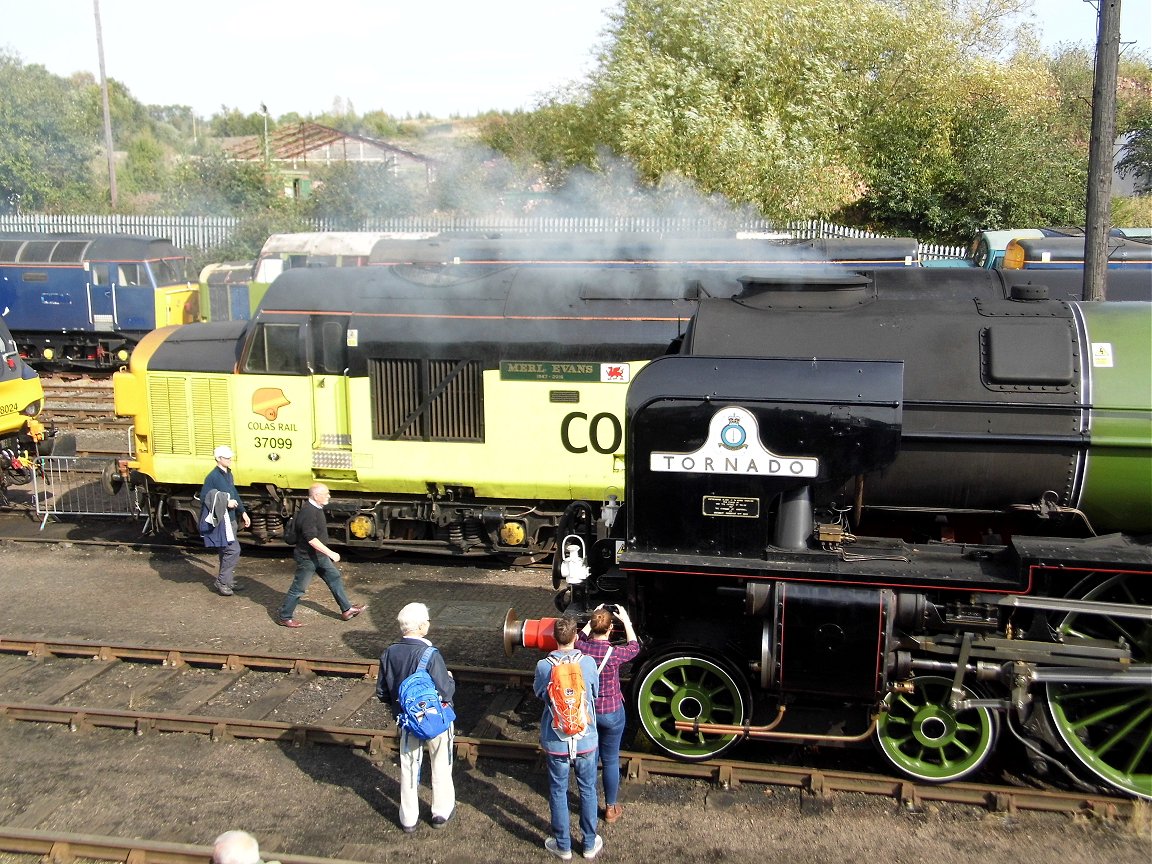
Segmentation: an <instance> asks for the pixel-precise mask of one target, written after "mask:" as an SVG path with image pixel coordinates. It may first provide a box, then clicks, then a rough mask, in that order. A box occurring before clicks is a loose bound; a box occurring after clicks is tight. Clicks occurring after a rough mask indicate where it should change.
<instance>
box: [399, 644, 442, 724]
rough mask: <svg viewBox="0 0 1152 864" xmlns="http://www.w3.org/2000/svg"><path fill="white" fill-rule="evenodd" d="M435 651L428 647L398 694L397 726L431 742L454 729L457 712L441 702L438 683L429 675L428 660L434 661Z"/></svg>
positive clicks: (401, 683) (401, 685)
mask: <svg viewBox="0 0 1152 864" xmlns="http://www.w3.org/2000/svg"><path fill="white" fill-rule="evenodd" d="M435 650H436V649H435V648H433V647H432V646H431V645H429V646H428V647H427V648H425V649H424V654H423V655H422V656H421V657H420V665H419V666H417V667H416V671H415V672H413V673H412V674H411V675H409V676H408V677H407V678H405V679H404V680H403V681H401V682H400V689H399V691H398V692H397V695H398V696H399V700H400V712H399V717H398V718H397V721H396V722H397V723H398V724H399V725H400V728H402V729H406V730H407V731H408V732H409V733H410V734H412V735H415V736H416V737H417V738H420V739H422V740H424V741H429V740H431V739H433V738H435V737H436V736H438V735H442V734H444V733H445V732H447V731H448V729H449V728H450V727H451V726H452V721H453V720H455V719H456V712H455V711H453V710H452V706H451V705H442V704H441V703H440V694H439V692H437V690H436V683H435V682H434V681H433V680H432V676H431V675H429V674H428V661H429V660H431V659H432V652H433V651H435Z"/></svg>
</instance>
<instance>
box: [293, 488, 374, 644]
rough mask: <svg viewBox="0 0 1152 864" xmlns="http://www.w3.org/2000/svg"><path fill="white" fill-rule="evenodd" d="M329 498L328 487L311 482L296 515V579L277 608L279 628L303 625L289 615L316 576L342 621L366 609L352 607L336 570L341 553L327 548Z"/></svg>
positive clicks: (294, 611) (294, 612)
mask: <svg viewBox="0 0 1152 864" xmlns="http://www.w3.org/2000/svg"><path fill="white" fill-rule="evenodd" d="M331 497H332V493H331V492H329V491H328V487H327V486H325V485H324V484H323V483H313V484H312V486H311V488H309V489H308V502H307V503H306V504H305V505H304V506H303V507H301V508H300V512H299V513H297V514H296V519H295V522H294V524H295V526H296V549H295V551H294V552H293V557H294V558H295V559H296V577H295V578H294V579H293V580H292V587H290V588H289V589H288V594H287V596H285V598H284V605H283V606H281V607H280V617H279V618H278V619H277V623H278V624H280V626H281V627H303V626H304V625H303V624H301V623H300V622H299V621H297V620H296V619H295V618H294V617H292V616H293V615H295V614H296V604H297V603H299V602H300V598H301V597H303V596H304V592H305V591H307V590H308V583H310V582H311V581H312V577H313V576H315V575H316V574H317V573H319V574H320V578H321V579H323V580H324V584H326V585H327V586H328V589H329V590H330V591H331V592H332V596H333V597H334V598H335V599H336V602H337V603H338V604H339V605H340V617H341V618H343V619H344V620H345V621H351V620H352V619H353V618H355V617H356V616H357V615H359V614H360V613H361V612H363V611H364V610H365V609H367V608H368V607H367V606H356V605H353V604H352V601H351V600H349V599H348V595H347V594H345V593H344V577H343V576H341V575H340V571H339V570H338V569H337V567H336V563H337V562H338V561H339V560H340V553H339V552H337V551H336V550H335V549H330V548H329V547H328V518H327V517H326V516H325V515H324V505H325V504H327V503H328V499H329V498H331Z"/></svg>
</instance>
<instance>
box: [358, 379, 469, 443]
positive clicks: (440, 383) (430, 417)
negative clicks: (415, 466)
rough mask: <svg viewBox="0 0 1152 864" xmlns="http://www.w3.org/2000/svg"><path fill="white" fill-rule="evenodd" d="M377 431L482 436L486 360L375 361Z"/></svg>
mask: <svg viewBox="0 0 1152 864" xmlns="http://www.w3.org/2000/svg"><path fill="white" fill-rule="evenodd" d="M369 375H370V378H371V382H372V403H373V408H374V413H373V430H372V431H373V435H374V437H376V438H387V439H389V440H393V441H397V440H398V441H483V440H484V378H483V369H482V367H481V364H480V363H479V362H477V361H463V360H459V361H457V360H372V361H370V363H369Z"/></svg>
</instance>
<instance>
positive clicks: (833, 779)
mask: <svg viewBox="0 0 1152 864" xmlns="http://www.w3.org/2000/svg"><path fill="white" fill-rule="evenodd" d="M375 669H376V664H375V661H369V660H365V659H362V658H333V657H299V656H291V655H280V654H266V653H250V652H249V653H238V652H230V651H223V650H222V651H211V650H201V649H192V650H189V649H182V648H173V647H163V646H134V645H117V644H100V643H95V642H63V641H49V640H42V639H21V638H8V637H3V638H0V716H2V717H4V718H6V719H8V720H10V721H27V722H33V723H54V724H64V725H67V726H68V727H69V728H70V729H72V730H73V731H82V730H85V729H89V728H110V729H121V730H129V731H132V732H133V733H135V734H136V735H147V734H154V733H160V732H185V733H192V734H200V735H205V736H209V737H210V738H211V739H212V740H216V741H219V740H226V739H230V738H231V739H245V740H254V741H270V742H280V743H282V744H290V745H294V746H302V745H308V744H312V745H335V746H343V747H352V748H356V749H360V750H362V751H364V752H365V753H366V754H367V755H368V757H369V758H370V759H373V760H383V759H385V758H387V757H389V756H391V755H394V754H395V752H396V749H397V738H396V732H395V730H394V729H387V728H381V726H380V725H379V724H380V721H381V717H382V711H381V709H380V708H379V707H378V706H376V705H374V704H372V703H373V700H374V687H375ZM453 672H454V674H455V676H456V678H457V682H458V684H459V685H460V686H459V689H458V697H459V698H458V699H457V704H458V706H459V707H458V715H459V717H458V721H457V722H458V731H459V733H460V734H458V736H457V738H456V743H455V754H456V757H457V758H458V759H462V760H464V761H465V762H467V763H468V764H469V765H470V766H475V765H476V764H477V763H478V762H480V761H481V760H487V759H500V760H515V761H520V762H532V763H535V762H536V761H538V760H539V758H540V757H539V748H538V746H537V728H536V724H537V723H538V713H539V709H538V705H537V704H536V703H535V700H534V699H533V698H531V697H530V694H529V691H528V686H529V679H530V677H531V673H529V672H526V671H520V670H510V669H494V668H486V667H454V668H453ZM525 697H528V698H527V699H526V698H525ZM526 701H527V702H528V703H529V704H527V705H525V704H524V703H525V702H526ZM621 761H622V764H623V765H624V766H625V768H626V776H627V778H628V780H629V781H630V782H633V783H645V782H648V781H649V780H651V779H652V778H654V777H680V778H692V779H696V780H705V781H708V782H711V783H713V784H716V785H718V786H720V787H721V788H726V789H731V788H735V787H739V786H741V785H742V784H764V785H773V786H783V787H787V788H792V789H799V790H802V792H804V793H805V794H807V795H810V796H813V797H815V798H818V799H823V800H829V799H831V798H832V797H833V796H834V794H835V793H836V792H857V793H865V794H869V795H878V796H884V797H886V798H889V799H893V800H896V801H899V802H900V803H901V804H902V805H904V806H906V807H909V808H919V807H921V806H923V805H925V804H926V803H929V802H941V803H953V804H962V805H969V806H975V807H981V808H984V809H987V810H989V811H992V812H1002V813H1008V814H1012V813H1015V812H1018V811H1042V812H1049V813H1065V814H1091V815H1094V816H1097V817H1102V818H1109V819H1111V818H1131V817H1132V815H1133V813H1134V811H1135V808H1136V806H1138V805H1136V804H1134V803H1133V802H1132V801H1129V800H1126V799H1122V798H1116V797H1111V796H1107V795H1104V794H1084V793H1079V792H1066V791H1056V790H1048V789H1033V788H1022V787H1017V786H1010V785H1004V784H989V783H970V782H964V783H951V784H946V785H942V786H935V785H926V784H920V783H914V782H911V781H908V780H903V779H900V778H895V777H892V776H887V775H877V774H870V773H864V772H857V771H847V770H826V769H823V768H818V769H814V768H812V767H805V766H791V765H777V764H768V763H763V762H744V761H736V760H727V759H724V760H721V759H718V760H712V761H709V762H703V763H686V762H679V761H676V760H672V759H669V758H666V757H663V756H658V755H652V754H648V753H640V752H635V751H627V752H623V753H621ZM148 860H151V859H148ZM157 860H159V859H157ZM174 860H175V859H174Z"/></svg>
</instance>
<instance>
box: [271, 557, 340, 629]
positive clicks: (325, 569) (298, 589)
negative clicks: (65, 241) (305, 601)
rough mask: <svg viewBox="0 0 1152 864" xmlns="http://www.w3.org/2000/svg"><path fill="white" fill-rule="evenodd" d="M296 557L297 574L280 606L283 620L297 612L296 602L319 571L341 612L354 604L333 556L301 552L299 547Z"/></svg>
mask: <svg viewBox="0 0 1152 864" xmlns="http://www.w3.org/2000/svg"><path fill="white" fill-rule="evenodd" d="M295 558H296V576H295V578H294V579H293V580H292V587H291V588H289V589H288V595H287V596H286V597H285V598H284V605H283V606H281V607H280V620H281V621H287V620H288V619H289V618H291V617H292V616H293V615H294V614H295V613H296V604H297V603H299V602H300V598H301V597H303V596H304V592H305V591H307V590H308V584H309V583H310V582H311V581H312V577H313V576H315V575H316V574H317V573H319V574H320V578H321V579H323V580H324V584H326V585H327V586H328V590H330V591H331V592H332V596H333V597H334V598H335V599H336V603H337V604H339V606H340V611H341V612H343V611H345V610H346V609H348V607H350V606H351V605H352V601H351V600H349V599H348V595H347V594H345V593H344V577H343V576H341V575H340V571H339V570H337V569H336V565H335V564H333V563H332V559H331V558H329V557H328V556H327V555H321V554H320V553H319V552H314V551H308V552H301V551H300V550H299V549H297V550H296V553H295Z"/></svg>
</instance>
